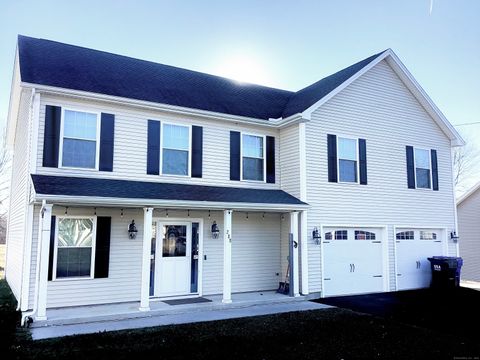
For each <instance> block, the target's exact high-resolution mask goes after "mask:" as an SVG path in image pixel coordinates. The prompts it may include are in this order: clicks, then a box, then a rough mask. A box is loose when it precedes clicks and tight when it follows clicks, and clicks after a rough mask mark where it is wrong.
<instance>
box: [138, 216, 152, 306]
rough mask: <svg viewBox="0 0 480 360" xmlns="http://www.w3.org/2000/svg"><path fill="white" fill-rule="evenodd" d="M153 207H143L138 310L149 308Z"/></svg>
mask: <svg viewBox="0 0 480 360" xmlns="http://www.w3.org/2000/svg"><path fill="white" fill-rule="evenodd" d="M152 218H153V208H151V207H146V208H143V245H142V287H141V293H140V311H149V310H150V254H151V247H152Z"/></svg>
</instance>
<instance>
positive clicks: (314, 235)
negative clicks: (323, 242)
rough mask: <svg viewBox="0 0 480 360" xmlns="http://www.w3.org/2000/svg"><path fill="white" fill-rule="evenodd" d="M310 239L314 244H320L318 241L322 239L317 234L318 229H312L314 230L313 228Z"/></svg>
mask: <svg viewBox="0 0 480 360" xmlns="http://www.w3.org/2000/svg"><path fill="white" fill-rule="evenodd" d="M312 238H313V241H314V242H315V244H316V245H318V244H320V239H321V238H322V237H321V236H320V233H319V232H318V228H317V227H314V228H313V231H312Z"/></svg>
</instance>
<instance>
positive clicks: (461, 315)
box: [314, 287, 480, 337]
mask: <svg viewBox="0 0 480 360" xmlns="http://www.w3.org/2000/svg"><path fill="white" fill-rule="evenodd" d="M314 301H316V302H320V303H323V304H327V305H333V306H337V307H341V308H346V309H350V310H353V311H357V312H362V313H367V314H371V315H375V316H380V317H383V318H388V319H392V320H395V321H398V322H401V323H405V324H410V325H415V326H419V327H423V328H428V329H432V330H435V331H438V332H441V333H444V334H457V335H463V336H467V337H478V331H475V330H472V329H478V324H480V311H479V310H478V306H479V304H480V292H479V291H476V290H473V289H468V288H464V287H459V288H456V289H451V290H440V289H421V290H410V291H399V292H390V293H379V294H367V295H356V296H341V297H331V298H324V299H318V300H314Z"/></svg>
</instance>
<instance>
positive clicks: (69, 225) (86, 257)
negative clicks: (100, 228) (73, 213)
mask: <svg viewBox="0 0 480 360" xmlns="http://www.w3.org/2000/svg"><path fill="white" fill-rule="evenodd" d="M94 234H95V218H90V217H84V218H82V217H62V218H59V219H58V233H57V247H56V259H57V261H56V272H55V273H56V276H55V277H56V278H57V279H59V278H70V277H86V278H90V277H93V266H94V257H95V254H94V253H95V251H94V249H95V235H94Z"/></svg>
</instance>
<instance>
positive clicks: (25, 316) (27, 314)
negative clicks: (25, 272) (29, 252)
mask: <svg viewBox="0 0 480 360" xmlns="http://www.w3.org/2000/svg"><path fill="white" fill-rule="evenodd" d="M46 203H47V202H46V200H43V201H42V208H41V209H40V214H41V215H42V219H43V211H44V206H45V205H46ZM42 232H43V221H42V222H41V223H40V226H39V232H38V241H37V262H36V265H35V293H34V296H33V307H32V310H31V311H27V312H25V313H23V314H22V321H21V322H20V325H21V326H24V325H25V320H26V319H28V323H27V325H28V324H30V323H32V322H33V318H32V317H33V316H34V315H35V314H36V313H37V306H38V283H39V282H40V260H41V259H40V252H41V248H42V241H43V236H42Z"/></svg>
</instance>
